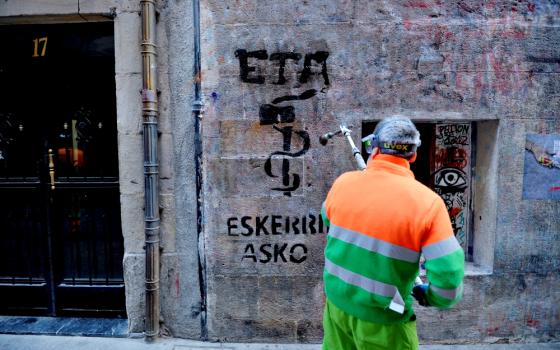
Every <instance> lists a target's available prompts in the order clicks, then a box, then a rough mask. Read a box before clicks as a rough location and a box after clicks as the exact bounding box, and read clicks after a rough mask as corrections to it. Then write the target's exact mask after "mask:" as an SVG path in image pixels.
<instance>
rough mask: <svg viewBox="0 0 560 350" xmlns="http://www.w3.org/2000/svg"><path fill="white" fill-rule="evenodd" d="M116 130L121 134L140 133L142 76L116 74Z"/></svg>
mask: <svg viewBox="0 0 560 350" xmlns="http://www.w3.org/2000/svg"><path fill="white" fill-rule="evenodd" d="M115 78H116V79H115V81H116V89H117V130H118V132H119V133H121V134H140V133H141V132H142V95H141V90H142V75H141V74H117V75H116V77H115Z"/></svg>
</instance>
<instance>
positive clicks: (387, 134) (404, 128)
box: [373, 116, 421, 158]
mask: <svg viewBox="0 0 560 350" xmlns="http://www.w3.org/2000/svg"><path fill="white" fill-rule="evenodd" d="M373 133H374V134H375V137H376V138H377V142H378V144H379V145H380V146H381V147H380V151H381V153H389V154H394V155H397V156H401V157H404V158H410V157H412V155H413V154H414V152H416V148H417V147H419V146H420V144H421V141H420V132H418V129H416V126H415V125H414V123H413V122H412V121H411V120H410V119H409V118H408V117H404V116H392V117H388V118H385V119H383V120H381V121H380V122H379V123H378V124H377V126H376V127H375V130H374V132H373ZM384 143H392V144H409V145H413V146H414V147H412V148H413V150H411V151H410V152H406V153H402V152H392V151H391V150H390V149H389V150H387V149H385V148H384V147H382V145H383V144H384Z"/></svg>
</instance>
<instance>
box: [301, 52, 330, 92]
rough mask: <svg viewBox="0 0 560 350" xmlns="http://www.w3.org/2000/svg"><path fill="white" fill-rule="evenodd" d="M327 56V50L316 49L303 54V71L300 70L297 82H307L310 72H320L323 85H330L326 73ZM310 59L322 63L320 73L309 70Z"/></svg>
mask: <svg viewBox="0 0 560 350" xmlns="http://www.w3.org/2000/svg"><path fill="white" fill-rule="evenodd" d="M328 57H329V53H328V52H327V51H317V52H315V53H308V54H307V55H305V60H304V61H303V71H302V72H301V75H300V77H299V82H300V83H307V81H308V80H309V77H310V76H311V74H321V75H322V76H323V80H324V81H325V85H330V82H329V74H328V73H327V58H328ZM311 61H315V62H317V63H322V65H321V73H313V72H312V71H311Z"/></svg>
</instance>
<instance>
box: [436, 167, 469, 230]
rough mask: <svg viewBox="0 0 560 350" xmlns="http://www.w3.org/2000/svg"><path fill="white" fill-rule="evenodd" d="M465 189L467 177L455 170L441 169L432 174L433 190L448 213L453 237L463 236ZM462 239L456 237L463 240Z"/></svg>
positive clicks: (460, 171)
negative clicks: (441, 200)
mask: <svg viewBox="0 0 560 350" xmlns="http://www.w3.org/2000/svg"><path fill="white" fill-rule="evenodd" d="M466 189H467V175H466V174H465V172H463V171H462V170H459V169H457V168H442V169H439V170H438V171H436V172H435V174H434V190H435V191H436V193H437V194H439V196H440V197H441V198H442V199H443V201H444V202H445V207H446V208H447V211H448V212H449V218H450V219H451V226H452V227H453V232H455V235H458V236H462V235H464V232H463V228H464V226H465V216H464V215H465V214H464V211H463V208H464V207H465V204H466V201H465V190H466ZM463 238H464V237H458V239H463Z"/></svg>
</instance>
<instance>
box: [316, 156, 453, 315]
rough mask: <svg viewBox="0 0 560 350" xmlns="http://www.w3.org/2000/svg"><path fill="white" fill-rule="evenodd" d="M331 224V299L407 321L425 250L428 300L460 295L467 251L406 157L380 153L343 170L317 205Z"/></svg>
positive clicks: (440, 303) (327, 276)
mask: <svg viewBox="0 0 560 350" xmlns="http://www.w3.org/2000/svg"><path fill="white" fill-rule="evenodd" d="M321 212H322V217H323V219H324V221H325V223H326V224H328V225H330V227H329V234H328V236H327V245H326V248H325V269H324V274H323V277H324V285H325V292H326V295H327V298H328V300H330V302H332V303H333V304H334V305H336V306H337V307H339V308H340V309H341V310H343V311H345V312H346V313H348V314H350V315H352V316H355V317H357V318H359V319H362V320H365V321H369V322H375V323H385V324H390V323H397V322H405V321H408V320H409V319H410V318H411V316H412V314H413V310H412V297H411V291H412V287H413V284H414V280H415V278H416V276H418V273H419V259H420V255H421V254H423V255H424V258H425V259H426V261H425V268H426V276H427V278H428V281H429V289H428V293H427V299H428V302H429V303H430V304H431V305H433V306H436V307H440V308H448V307H451V306H452V305H454V304H455V303H457V302H458V301H459V300H460V299H461V297H462V291H463V283H462V282H463V274H464V252H463V249H462V248H461V246H460V245H459V243H458V242H457V240H456V239H455V236H454V234H453V230H452V227H451V222H450V219H449V214H448V213H447V210H446V208H445V204H444V202H443V200H442V199H441V198H440V197H439V196H438V195H437V194H436V193H435V192H433V191H432V190H430V189H429V188H428V187H426V186H424V185H423V184H421V183H420V182H418V181H416V180H415V179H414V174H413V173H412V171H411V170H410V165H409V163H408V161H407V160H406V159H403V158H399V157H396V156H392V155H386V154H378V155H376V156H375V157H374V158H372V159H371V160H370V161H369V162H368V166H367V169H366V170H364V171H352V172H347V173H344V174H342V175H341V176H340V177H339V178H338V179H337V180H336V181H335V182H334V184H333V186H332V188H331V190H330V191H329V193H328V195H327V199H326V200H325V202H324V203H323V208H322V210H321Z"/></svg>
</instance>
